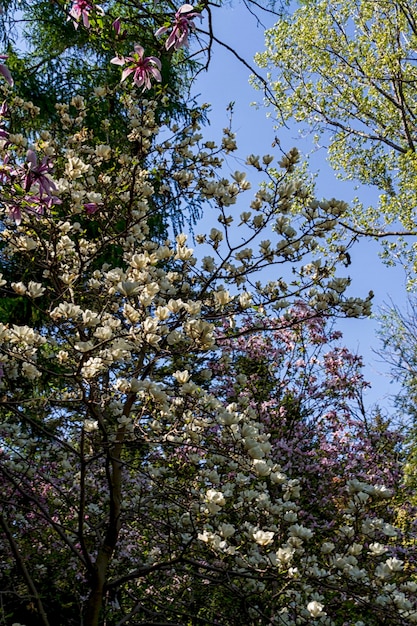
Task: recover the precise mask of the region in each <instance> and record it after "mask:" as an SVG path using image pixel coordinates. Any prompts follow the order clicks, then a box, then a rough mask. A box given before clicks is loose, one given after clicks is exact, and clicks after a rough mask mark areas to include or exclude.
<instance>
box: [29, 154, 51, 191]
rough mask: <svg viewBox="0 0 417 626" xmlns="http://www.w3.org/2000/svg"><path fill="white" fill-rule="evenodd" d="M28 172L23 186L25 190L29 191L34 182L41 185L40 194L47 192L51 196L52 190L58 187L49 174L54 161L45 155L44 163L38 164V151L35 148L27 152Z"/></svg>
mask: <svg viewBox="0 0 417 626" xmlns="http://www.w3.org/2000/svg"><path fill="white" fill-rule="evenodd" d="M26 159H27V161H26V172H25V176H24V179H23V187H24V190H25V191H29V189H30V188H31V186H32V185H33V184H35V183H36V184H38V185H39V192H40V196H42V194H43V193H45V194H46V195H47V196H51V192H52V190H55V189H56V186H55V183H54V181H53V180H51V179H50V178H48V176H47V174H48V173H49V172H50V170H51V169H52V167H53V166H52V163H51V162H50V161H49V160H48V159H47V157H44V159H43V160H42V163H41V164H39V165H38V160H37V157H36V153H35V152H34V151H33V150H28V151H27V154H26Z"/></svg>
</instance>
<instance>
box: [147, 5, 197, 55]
mask: <svg viewBox="0 0 417 626" xmlns="http://www.w3.org/2000/svg"><path fill="white" fill-rule="evenodd" d="M195 17H200V14H199V13H198V12H197V11H194V7H192V6H191V4H183V5H182V7H180V8H179V9H178V11H177V12H176V13H175V19H174V23H173V28H172V32H171V34H170V35H169V37H168V39H167V40H166V42H165V48H166V49H167V50H169V49H170V48H174V50H178V49H179V48H181V47H182V46H186V47H187V46H188V35H189V33H190V32H191V31H192V30H195V24H194V22H193V19H194V18H195ZM169 29H170V26H162V28H158V30H157V31H156V33H155V36H156V37H159V36H160V35H163V34H164V33H166V32H167V31H168V30H169Z"/></svg>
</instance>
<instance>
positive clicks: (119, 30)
mask: <svg viewBox="0 0 417 626" xmlns="http://www.w3.org/2000/svg"><path fill="white" fill-rule="evenodd" d="M112 26H113V29H114V32H115V33H116V37H119V38H120V39H122V38H123V37H125V36H126V33H127V31H126V30H123V31H122V21H121V19H120V17H118V18H116V19H115V20H114V22H113V24H112Z"/></svg>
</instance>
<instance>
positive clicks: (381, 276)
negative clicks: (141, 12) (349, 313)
mask: <svg viewBox="0 0 417 626" xmlns="http://www.w3.org/2000/svg"><path fill="white" fill-rule="evenodd" d="M260 15H261V17H262V20H263V22H264V24H265V26H267V27H270V26H272V25H273V23H274V19H273V18H272V16H270V15H268V14H266V13H264V14H261V13H260ZM213 30H214V32H215V34H216V37H218V38H219V39H220V40H222V41H224V42H226V43H227V44H228V45H229V46H232V47H233V48H234V49H235V50H236V51H237V52H238V54H239V55H240V56H242V57H244V58H245V59H246V60H248V61H249V62H252V59H253V56H254V54H255V53H256V52H259V51H261V50H263V42H264V38H263V32H264V30H263V28H262V27H261V26H259V25H257V22H256V20H255V18H254V17H253V16H251V15H250V13H249V11H248V10H247V9H246V8H245V5H244V3H242V2H234V3H233V5H231V6H223V7H222V8H221V9H217V10H216V9H213ZM249 74H250V72H249V71H248V70H247V68H245V67H244V66H243V65H242V64H241V63H239V61H238V60H237V59H235V58H234V57H233V55H232V54H231V53H230V52H228V51H227V50H225V49H224V48H222V47H221V46H219V45H214V48H213V57H212V63H211V65H210V69H209V71H208V72H207V73H204V74H201V75H200V78H199V80H198V82H197V83H196V85H195V92H196V93H200V101H202V102H208V103H210V104H211V107H212V113H211V115H210V121H211V125H210V127H208V128H207V129H206V131H205V132H206V133H207V136H209V137H210V138H217V139H218V138H219V137H220V136H221V129H222V128H223V127H224V126H226V125H227V122H228V116H227V111H226V108H227V106H228V104H229V102H231V101H234V102H235V107H234V115H233V130H234V131H235V132H236V133H237V142H238V146H239V151H238V157H240V158H238V160H237V161H236V160H235V158H230V159H229V160H228V162H227V163H226V168H230V170H231V171H234V170H235V169H242V167H243V163H244V159H245V158H246V156H247V155H248V154H250V153H255V154H261V155H262V154H266V153H271V154H273V149H272V147H271V144H272V142H273V140H274V137H275V135H276V134H277V135H278V137H279V139H280V141H281V145H282V147H283V148H284V149H289V148H291V147H292V146H296V147H298V149H299V150H301V151H303V152H309V151H310V150H311V149H312V147H313V142H312V139H311V142H310V140H309V138H308V137H307V138H304V139H302V138H301V137H300V129H299V128H298V127H297V126H296V125H295V124H294V126H293V127H291V128H289V129H284V130H280V131H279V132H276V131H275V129H274V123H273V120H272V119H267V116H266V112H267V111H266V110H265V109H264V108H262V107H261V108H258V109H257V108H256V107H254V106H251V103H252V102H254V101H259V100H261V94H260V92H256V91H255V90H254V89H253V88H252V87H251V86H250V85H249ZM270 112H271V113H272V110H271V111H270ZM310 165H311V170H313V171H317V172H318V181H317V182H318V195H319V196H323V197H327V198H330V197H336V198H340V199H343V200H346V201H349V200H351V199H352V198H353V197H354V196H355V195H359V196H360V197H361V199H362V200H363V201H364V202H365V203H366V202H367V201H368V202H371V198H372V191H371V190H369V189H361V190H360V191H359V192H358V191H354V189H353V186H352V185H349V184H348V183H343V182H341V181H339V180H337V179H336V177H335V175H334V173H333V171H332V170H331V169H330V168H329V166H328V165H327V163H326V153H325V150H324V149H323V150H320V151H318V152H316V153H315V154H314V155H312V157H311V159H310ZM251 173H252V171H251V172H250V174H251ZM248 178H249V179H250V178H251V176H250V175H249V174H248ZM196 232H199V229H198V227H197V229H196ZM379 250H380V248H379V245H378V244H377V243H376V242H373V241H369V240H367V241H362V242H361V243H360V244H359V245H357V246H356V247H355V248H354V249H353V250H352V265H351V266H350V267H349V272H348V273H349V276H350V277H351V278H352V286H351V291H350V295H354V296H362V297H364V296H366V295H367V293H368V292H369V290H373V291H374V292H375V299H374V312H375V313H377V312H378V308H379V307H381V306H382V305H383V304H384V303H387V304H388V303H389V302H390V301H391V300H392V301H393V302H394V303H395V304H396V305H398V306H400V307H401V308H404V309H405V306H406V290H405V276H404V272H403V270H402V269H401V268H387V267H385V266H384V265H383V264H382V262H381V260H380V259H379V258H378V251H379ZM337 327H338V328H339V329H340V330H341V331H342V332H343V335H344V344H345V345H346V346H347V347H348V348H349V349H350V350H352V351H353V352H357V353H358V354H361V355H362V356H363V358H364V361H365V376H366V379H367V380H368V381H370V382H371V383H372V389H371V390H370V391H369V392H368V393H367V396H366V401H367V405H368V406H369V405H373V404H375V403H378V404H379V405H380V406H381V408H384V407H390V406H391V404H392V402H391V401H390V395H392V394H393V393H395V391H396V390H397V388H398V387H397V386H396V385H395V384H393V383H392V382H391V376H390V375H389V368H388V367H387V366H386V365H385V364H384V363H383V362H382V361H381V357H379V356H378V355H376V354H374V352H373V350H374V349H379V348H380V343H379V340H378V338H377V337H376V330H377V328H378V322H377V320H376V319H368V320H339V321H338V322H337Z"/></svg>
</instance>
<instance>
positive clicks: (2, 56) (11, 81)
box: [0, 54, 13, 87]
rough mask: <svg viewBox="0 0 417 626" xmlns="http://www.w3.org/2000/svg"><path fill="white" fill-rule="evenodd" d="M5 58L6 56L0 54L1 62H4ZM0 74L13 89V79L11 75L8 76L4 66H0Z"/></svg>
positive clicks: (7, 69)
mask: <svg viewBox="0 0 417 626" xmlns="http://www.w3.org/2000/svg"><path fill="white" fill-rule="evenodd" d="M7 58H8V56H7V54H0V59H1V60H2V61H6V59H7ZM0 74H1V75H2V76H4V78H5V79H6V80H7V82H8V83H9V85H10V86H11V87H13V78H12V75H11V74H10V71H9V68H8V67H7V66H6V65H3V64H0Z"/></svg>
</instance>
